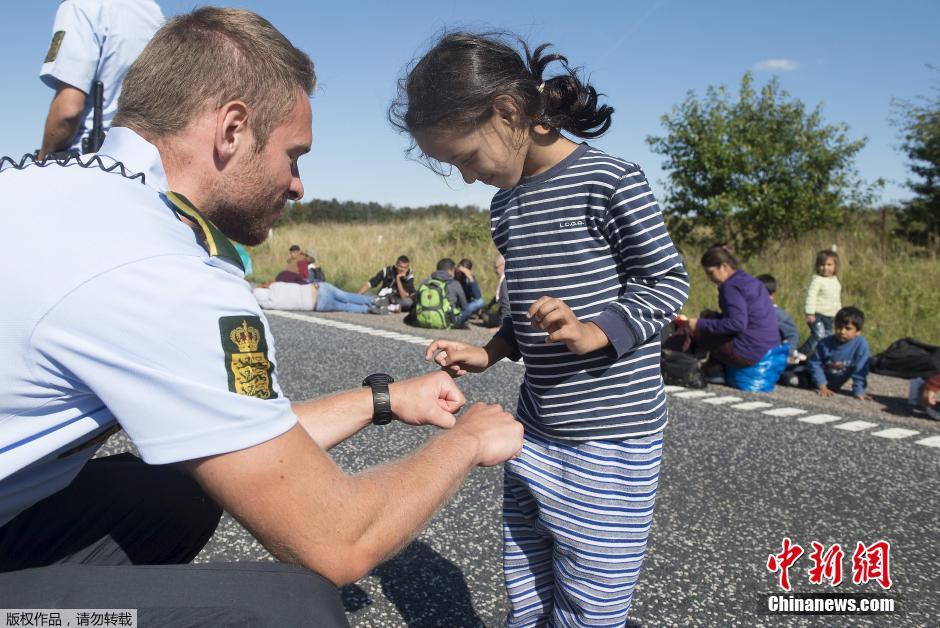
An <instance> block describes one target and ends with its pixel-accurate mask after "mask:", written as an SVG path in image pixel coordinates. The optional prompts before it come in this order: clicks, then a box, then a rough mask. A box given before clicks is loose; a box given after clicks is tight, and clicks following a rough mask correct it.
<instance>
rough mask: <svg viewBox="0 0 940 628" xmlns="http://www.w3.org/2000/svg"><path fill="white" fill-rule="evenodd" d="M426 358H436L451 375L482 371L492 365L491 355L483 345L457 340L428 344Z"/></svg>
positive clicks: (435, 360) (437, 341)
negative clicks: (478, 345) (477, 345)
mask: <svg viewBox="0 0 940 628" xmlns="http://www.w3.org/2000/svg"><path fill="white" fill-rule="evenodd" d="M424 359H425V360H434V362H436V363H438V364H440V365H441V369H443V370H444V371H445V372H446V373H448V374H449V375H450V376H451V377H460V376H462V375H466V374H467V373H482V372H483V371H485V370H486V368H487V367H488V366H489V365H490V357H489V355H488V354H487V353H486V350H485V349H484V348H483V347H476V346H474V345H468V344H467V343H465V342H457V341H456V340H435V341H434V342H432V343H431V344H430V345H428V348H427V350H426V351H425V352H424Z"/></svg>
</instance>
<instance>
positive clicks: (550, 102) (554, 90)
mask: <svg viewBox="0 0 940 628" xmlns="http://www.w3.org/2000/svg"><path fill="white" fill-rule="evenodd" d="M522 45H523V47H524V48H525V55H526V62H527V64H528V66H529V72H530V73H531V74H532V79H533V80H534V81H535V82H536V83H537V84H538V85H539V87H540V91H541V94H542V111H541V115H540V116H539V118H538V122H539V123H540V124H544V125H546V126H549V127H551V128H553V129H562V130H565V131H567V132H568V133H571V134H572V135H576V136H578V137H583V138H593V137H598V136H600V135H603V134H604V133H606V132H607V129H609V128H610V124H611V122H612V119H611V118H612V116H613V113H614V108H613V107H611V106H609V105H601V106H600V107H598V106H597V90H595V89H594V87H592V86H591V85H586V84H584V83H583V82H582V81H581V79H580V78H579V77H578V75H577V73H576V72H575V71H574V70H572V69H571V68H569V67H568V59H567V58H565V57H564V56H562V55H560V54H544V52H545V51H546V50H547V49H548V48H549V47H550V46H551V44H542V45H541V46H539V47H538V48H536V49H535V50H534V51H532V52H529V48H528V46H526V45H525V43H524V42H523V44H522ZM553 61H559V62H561V64H562V66H564V68H565V74H562V75H559V76H555V77H552V78H550V79H548V80H547V81H544V82H543V79H542V76H543V75H544V73H545V67H546V66H547V65H548V64H549V63H552V62H553Z"/></svg>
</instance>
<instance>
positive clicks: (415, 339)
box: [265, 310, 431, 345]
mask: <svg viewBox="0 0 940 628" xmlns="http://www.w3.org/2000/svg"><path fill="white" fill-rule="evenodd" d="M265 314H266V315H268V316H271V315H274V316H280V317H281V318H290V319H292V320H295V321H303V322H305V323H313V324H314V325H323V326H324V327H334V328H336V329H345V330H346V331H354V332H357V333H360V334H366V335H369V336H377V337H379V338H388V339H390V340H400V341H402V342H409V343H411V344H414V345H427V344H430V342H431V339H430V338H425V337H424V336H412V335H411V334H402V333H399V332H397V331H391V330H387V329H376V328H374V327H366V326H365V325H354V324H352V323H347V322H345V321H335V320H333V319H330V318H321V317H319V316H305V315H303V314H297V313H295V312H285V311H283V310H265Z"/></svg>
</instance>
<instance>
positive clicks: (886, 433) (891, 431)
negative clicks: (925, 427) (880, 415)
mask: <svg viewBox="0 0 940 628" xmlns="http://www.w3.org/2000/svg"><path fill="white" fill-rule="evenodd" d="M917 434H920V432H918V431H917V430H908V429H904V428H903V427H889V428H888V429H886V430H880V431H878V432H872V433H871V435H872V436H879V437H881V438H891V439H899V438H907V437H909V436H916V435H917Z"/></svg>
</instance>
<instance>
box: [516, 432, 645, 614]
mask: <svg viewBox="0 0 940 628" xmlns="http://www.w3.org/2000/svg"><path fill="white" fill-rule="evenodd" d="M662 447H663V433H662V432H658V433H657V434H653V435H651V436H643V437H640V438H636V439H629V440H621V441H595V442H587V443H573V442H560V441H553V440H550V439H547V438H543V437H542V436H539V435H533V434H531V433H529V432H528V431H527V433H526V436H525V443H524V446H523V449H522V452H521V453H520V454H519V455H518V456H516V458H514V459H512V460H509V461H508V462H506V464H505V471H504V484H503V544H504V545H503V572H504V575H505V578H506V590H507V593H508V595H509V604H510V610H509V614H508V616H507V619H506V625H507V626H510V627H512V628H516V627H521V626H545V625H550V626H623V625H624V623H625V622H626V620H627V612H628V611H629V610H630V602H631V601H632V599H633V589H634V587H635V586H636V582H637V580H638V579H639V575H640V567H641V566H642V564H643V558H644V556H645V553H646V541H647V538H648V537H649V531H650V527H651V525H652V519H653V505H654V502H655V501H656V487H657V484H658V482H659V466H660V460H661V455H662Z"/></svg>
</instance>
